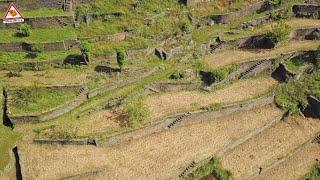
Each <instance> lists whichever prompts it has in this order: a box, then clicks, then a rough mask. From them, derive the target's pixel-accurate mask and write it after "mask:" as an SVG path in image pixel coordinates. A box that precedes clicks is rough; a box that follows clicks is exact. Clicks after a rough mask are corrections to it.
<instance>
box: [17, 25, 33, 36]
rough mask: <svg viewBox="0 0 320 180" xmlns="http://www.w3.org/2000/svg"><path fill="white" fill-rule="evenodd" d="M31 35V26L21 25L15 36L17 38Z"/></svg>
mask: <svg viewBox="0 0 320 180" xmlns="http://www.w3.org/2000/svg"><path fill="white" fill-rule="evenodd" d="M30 34H31V26H30V25H29V24H21V25H20V28H19V31H18V33H17V35H18V36H19V37H29V36H30Z"/></svg>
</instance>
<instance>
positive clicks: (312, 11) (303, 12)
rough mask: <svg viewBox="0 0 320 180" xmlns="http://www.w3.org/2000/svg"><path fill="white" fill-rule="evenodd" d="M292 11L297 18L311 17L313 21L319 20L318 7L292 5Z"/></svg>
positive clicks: (319, 7) (319, 8)
mask: <svg viewBox="0 0 320 180" xmlns="http://www.w3.org/2000/svg"><path fill="white" fill-rule="evenodd" d="M292 11H293V13H294V14H295V15H296V16H297V17H311V18H315V19H320V6H319V5H309V4H301V5H294V6H293V7H292Z"/></svg>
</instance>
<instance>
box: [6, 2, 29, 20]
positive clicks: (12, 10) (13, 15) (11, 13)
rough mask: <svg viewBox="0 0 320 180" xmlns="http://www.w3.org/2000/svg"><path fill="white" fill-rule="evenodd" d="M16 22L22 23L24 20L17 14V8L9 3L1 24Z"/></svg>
mask: <svg viewBox="0 0 320 180" xmlns="http://www.w3.org/2000/svg"><path fill="white" fill-rule="evenodd" d="M16 22H24V19H23V17H22V15H21V13H20V12H19V10H18V8H17V7H16V6H15V5H14V3H11V4H10V5H9V8H8V11H7V12H6V15H5V16H4V18H3V23H16Z"/></svg>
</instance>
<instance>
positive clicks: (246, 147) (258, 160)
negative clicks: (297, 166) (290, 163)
mask: <svg viewBox="0 0 320 180" xmlns="http://www.w3.org/2000/svg"><path fill="white" fill-rule="evenodd" d="M318 131H320V122H319V121H316V120H313V119H304V118H303V117H298V116H297V117H290V118H289V119H287V120H285V121H281V122H279V123H276V124H274V125H273V126H272V127H271V128H269V129H267V130H265V131H263V132H261V133H260V134H259V135H257V136H255V137H253V138H252V139H250V140H248V141H247V142H245V143H243V144H241V145H240V146H238V147H236V148H235V149H233V150H231V151H230V152H228V153H226V154H224V155H222V157H221V160H222V165H223V167H224V168H226V169H228V170H230V171H231V172H232V173H233V175H234V177H235V179H247V178H248V177H250V176H252V175H254V174H258V173H259V172H260V169H261V168H262V171H263V168H264V167H267V166H269V165H271V164H273V163H274V162H276V161H277V160H278V159H280V158H282V157H285V156H287V155H288V154H289V153H291V152H292V151H293V150H294V149H295V148H297V147H298V146H301V145H302V144H303V143H305V142H306V141H308V140H309V139H310V138H312V137H313V136H314V135H315V134H316V133H317V132H318Z"/></svg>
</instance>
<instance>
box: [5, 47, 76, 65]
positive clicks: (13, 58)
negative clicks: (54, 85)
mask: <svg viewBox="0 0 320 180" xmlns="http://www.w3.org/2000/svg"><path fill="white" fill-rule="evenodd" d="M71 54H75V55H77V54H80V51H79V50H76V49H71V50H68V51H48V52H42V53H39V54H38V56H37V57H35V58H31V57H29V56H28V53H25V52H0V66H1V65H6V64H9V63H20V62H41V61H49V60H60V59H61V60H64V59H65V58H66V57H67V56H68V55H71Z"/></svg>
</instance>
